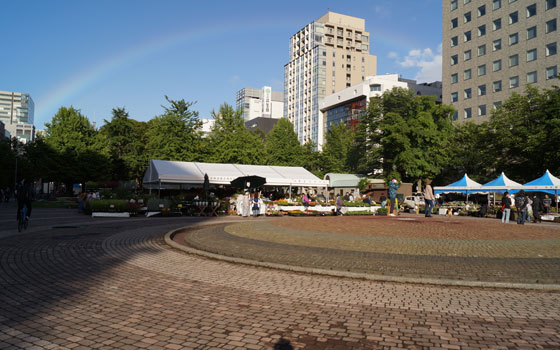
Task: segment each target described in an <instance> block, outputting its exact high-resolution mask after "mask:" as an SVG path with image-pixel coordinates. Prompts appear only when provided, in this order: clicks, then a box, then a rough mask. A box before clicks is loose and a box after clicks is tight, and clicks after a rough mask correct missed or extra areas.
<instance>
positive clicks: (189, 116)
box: [145, 96, 202, 166]
mask: <svg viewBox="0 0 560 350" xmlns="http://www.w3.org/2000/svg"><path fill="white" fill-rule="evenodd" d="M165 99H166V100H167V102H169V103H170V105H171V106H170V107H165V106H163V108H164V110H165V112H164V113H163V114H162V115H160V116H157V117H155V118H154V119H152V120H151V121H150V125H149V128H148V130H147V131H146V139H147V141H146V154H147V155H148V157H147V159H145V161H146V166H147V165H148V161H149V159H162V160H179V161H197V160H200V154H201V150H202V135H201V132H200V128H201V127H202V122H201V121H200V120H198V112H196V111H191V110H190V107H191V106H192V105H193V103H192V102H185V100H178V101H175V100H171V99H169V98H168V97H167V96H165Z"/></svg>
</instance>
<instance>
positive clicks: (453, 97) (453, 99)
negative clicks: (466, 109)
mask: <svg viewBox="0 0 560 350" xmlns="http://www.w3.org/2000/svg"><path fill="white" fill-rule="evenodd" d="M457 101H459V93H457V92H452V93H451V102H457Z"/></svg>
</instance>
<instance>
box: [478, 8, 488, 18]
mask: <svg viewBox="0 0 560 350" xmlns="http://www.w3.org/2000/svg"><path fill="white" fill-rule="evenodd" d="M485 14H486V5H482V6H480V7H479V8H478V17H482V16H484V15H485Z"/></svg>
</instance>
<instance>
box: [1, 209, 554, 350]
mask: <svg viewBox="0 0 560 350" xmlns="http://www.w3.org/2000/svg"><path fill="white" fill-rule="evenodd" d="M12 209H13V208H6V207H5V206H4V207H1V208H0V237H2V238H0V268H1V270H0V349H12V348H13V349H20V348H21V349H93V348H97V349H273V348H274V345H275V344H276V343H278V341H279V340H280V339H281V338H284V339H286V340H288V341H289V342H290V343H291V345H292V346H293V347H294V348H296V349H558V348H560V293H559V292H557V291H553V290H548V291H547V290H531V289H511V288H475V287H457V286H455V287H449V286H442V285H428V284H413V283H394V282H379V281H372V280H364V279H352V278H343V277H331V276H324V275H316V274H309V273H296V272H290V271H283V270H279V269H269V268H265V267H258V266H250V265H246V264H234V263H230V262H226V261H220V260H216V259H209V258H205V257H202V256H199V255H196V254H189V253H186V252H184V251H181V250H179V249H176V248H173V247H171V246H169V245H168V244H166V242H165V240H164V236H165V234H166V233H167V232H169V231H171V230H174V229H178V228H181V227H201V225H207V226H206V227H203V228H200V229H195V230H187V231H186V232H185V233H183V234H182V235H183V239H184V238H185V237H187V236H189V233H191V235H190V238H189V239H191V240H192V242H195V243H196V242H198V244H200V245H203V244H206V245H207V246H208V247H214V248H212V249H214V250H215V251H216V252H218V250H217V249H216V247H221V248H220V249H223V250H224V251H223V252H224V253H228V252H229V253H232V252H235V251H238V252H239V251H243V252H244V254H242V255H239V256H244V257H245V258H248V257H257V258H259V259H260V260H267V259H264V258H265V257H267V258H268V259H284V260H279V262H282V261H283V262H289V260H290V255H289V254H292V258H295V259H296V260H300V261H301V263H302V264H303V265H305V264H308V263H309V262H311V261H316V262H321V263H322V264H323V267H325V268H328V264H327V263H326V262H325V261H329V260H330V261H333V262H337V264H339V265H340V266H341V270H343V269H344V268H346V267H348V266H350V267H351V268H350V269H349V270H351V271H352V270H353V269H355V270H356V271H360V270H361V271H363V272H380V271H377V270H375V266H374V264H372V263H371V262H369V261H370V260H371V259H373V261H377V265H378V266H382V264H386V263H392V265H390V264H388V265H387V266H388V267H386V270H385V271H384V273H385V274H386V275H392V274H393V273H394V272H395V271H396V270H398V269H400V270H399V271H400V272H401V275H402V276H413V275H414V274H413V272H414V271H413V269H412V267H414V266H415V265H417V267H416V270H417V272H418V273H419V277H434V278H438V277H439V278H450V277H453V276H455V277H457V276H461V273H464V276H465V277H472V276H478V277H479V279H480V280H486V279H488V280H492V281H495V282H504V281H510V282H519V283H530V284H533V285H539V284H541V285H542V284H544V283H548V284H549V285H553V284H557V283H558V270H559V269H558V259H559V257H558V252H559V250H558V249H557V247H558V238H559V235H558V233H557V232H556V231H555V230H557V229H556V228H552V227H550V226H546V225H545V226H539V225H526V226H525V228H523V229H519V228H517V226H516V225H515V224H511V225H508V226H507V228H508V229H507V230H506V231H508V232H510V236H507V237H506V236H504V233H502V236H501V237H490V236H488V237H483V236H479V235H481V234H482V233H481V232H492V230H489V228H491V227H492V225H494V224H495V222H494V221H492V220H473V219H462V218H452V219H450V220H453V222H447V223H433V222H432V223H425V222H423V219H422V220H420V221H418V222H408V223H406V224H405V222H406V220H403V221H397V218H375V217H367V218H366V217H364V218H340V219H344V220H356V221H354V223H355V225H358V226H359V227H367V226H371V225H377V224H380V225H381V227H385V228H386V230H385V231H383V230H377V232H379V233H378V234H375V233H372V232H371V231H368V230H366V229H363V230H360V229H357V228H356V227H354V226H352V225H354V224H350V223H349V222H347V223H344V222H342V221H341V222H338V223H335V222H333V221H322V222H321V223H318V222H315V221H313V220H322V219H329V220H332V219H339V218H310V219H309V218H305V219H304V218H278V219H272V220H269V219H254V220H252V221H250V220H242V219H240V218H220V219H212V220H210V219H206V220H204V219H193V218H131V219H91V218H88V217H86V216H83V215H78V214H76V213H75V212H74V211H70V210H63V209H50V210H49V209H36V210H34V215H33V220H32V222H31V225H30V228H29V230H28V231H27V232H25V233H22V234H17V232H14V231H16V230H15V218H14V217H13V216H14V215H15V209H13V210H12ZM410 219H412V220H416V219H415V218H410ZM307 220H309V221H307ZM367 220H369V221H367ZM373 220H377V221H375V222H374V221H373ZM437 220H442V219H439V218H437ZM397 222H398V223H399V224H398V225H397V224H396V223H397ZM401 223H402V224H401ZM208 225H210V226H208ZM394 225H397V226H399V227H405V225H409V226H406V227H414V226H416V227H418V228H420V227H425V228H426V230H425V231H422V230H420V231H416V232H420V234H424V235H425V237H423V236H418V235H419V233H411V232H414V230H404V229H402V230H401V229H398V230H395V229H391V227H392V226H393V227H394ZM434 225H440V226H442V227H443V228H445V227H449V226H453V227H456V228H453V229H449V230H446V229H439V230H432V229H431V228H432V227H433V226H434ZM461 225H462V226H461ZM459 226H461V227H463V228H465V230H466V231H467V233H466V236H465V235H461V231H463V229H462V228H460V227H459ZM310 227H313V230H311V229H310ZM344 227H346V230H344V229H342V228H344ZM477 227H478V228H479V230H473V229H472V228H477ZM339 229H340V231H337V230H339ZM484 230H487V231H484ZM519 230H526V231H527V232H526V233H525V231H519ZM348 231H352V232H348ZM391 232H394V234H391ZM477 232H478V233H477ZM204 234H207V235H208V236H209V237H207V238H212V239H214V238H215V239H216V241H214V242H213V244H209V243H208V239H206V240H204V239H202V238H200V237H202V236H203V235H204ZM488 234H490V233H488ZM489 238H492V239H489ZM185 244H187V243H185ZM251 244H252V245H251ZM287 248H291V250H292V251H291V252H290V251H288V249H287ZM430 249H431V251H430ZM226 250H227V252H226ZM337 250H338V251H339V252H338V254H337V252H336V251H337ZM475 251H480V252H479V253H477V255H475V254H474V253H473V252H475ZM263 252H264V253H263ZM259 254H260V256H259ZM329 254H331V255H330V256H329ZM535 254H536V256H535ZM232 255H234V256H235V255H238V254H232ZM282 255H285V256H284V257H283V258H280V257H281V256H282ZM539 255H540V256H539ZM304 257H306V258H304ZM453 258H456V259H459V260H455V264H458V266H457V267H456V268H455V270H454V272H446V271H445V270H443V269H440V270H439V271H437V269H436V267H437V266H440V265H444V266H448V267H451V266H452V265H453V263H454V262H453V261H451V260H450V259H453ZM306 259H307V260H306ZM352 260H355V261H356V262H355V264H354V265H350V261H352ZM403 261H404V263H403ZM430 261H431V262H430ZM477 261H478V262H479V263H478V265H477ZM472 264H474V267H472V266H471V265H472ZM509 264H512V266H513V267H510V268H508V267H507V266H508V265H509ZM352 266H353V268H352ZM429 266H431V267H432V269H433V270H434V271H429V270H428V271H426V270H423V269H425V268H427V267H429ZM469 266H471V267H470V268H469ZM314 267H315V268H316V267H317V266H315V265H313V264H311V265H310V268H314ZM335 267H336V266H335ZM335 267H333V268H335ZM364 267H365V268H364ZM476 269H479V270H484V269H486V271H489V272H486V273H485V272H484V271H480V272H479V273H476ZM516 269H517V270H518V271H519V274H520V275H522V276H523V277H522V278H520V279H519V280H517V281H516V280H514V279H512V278H513V277H515V276H516V274H515V273H514V272H515V270H516ZM492 271H493V272H492ZM531 273H535V274H540V275H539V276H540V277H538V278H532V277H531V276H530V274H531ZM491 277H492V278H491ZM533 280H534V281H533Z"/></svg>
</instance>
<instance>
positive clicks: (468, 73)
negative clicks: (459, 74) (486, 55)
mask: <svg viewBox="0 0 560 350" xmlns="http://www.w3.org/2000/svg"><path fill="white" fill-rule="evenodd" d="M463 73H464V77H463V80H469V79H471V78H472V71H471V70H470V69H466V70H465V71H464V72H463Z"/></svg>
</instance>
